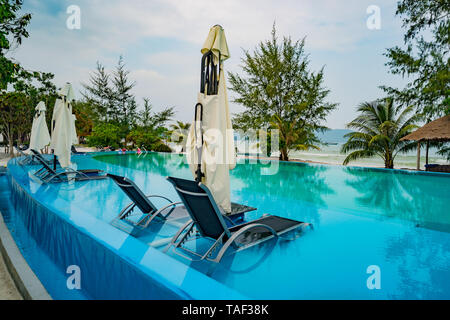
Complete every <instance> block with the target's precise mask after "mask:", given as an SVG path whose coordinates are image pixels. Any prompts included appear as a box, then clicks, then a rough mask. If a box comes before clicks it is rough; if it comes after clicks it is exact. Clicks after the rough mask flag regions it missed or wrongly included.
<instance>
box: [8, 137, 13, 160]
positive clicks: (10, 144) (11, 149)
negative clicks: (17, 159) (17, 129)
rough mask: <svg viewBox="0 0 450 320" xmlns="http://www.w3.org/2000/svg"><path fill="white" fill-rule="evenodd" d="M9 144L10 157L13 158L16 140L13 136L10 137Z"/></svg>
mask: <svg viewBox="0 0 450 320" xmlns="http://www.w3.org/2000/svg"><path fill="white" fill-rule="evenodd" d="M8 144H9V155H10V156H11V157H14V146H13V144H14V139H13V137H12V135H11V134H10V135H8Z"/></svg>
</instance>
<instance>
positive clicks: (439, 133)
mask: <svg viewBox="0 0 450 320" xmlns="http://www.w3.org/2000/svg"><path fill="white" fill-rule="evenodd" d="M401 140H414V141H422V140H434V141H450V115H447V116H445V117H442V118H439V119H436V120H434V121H431V122H430V123H427V124H426V125H424V126H423V127H422V128H419V129H417V130H416V131H414V132H413V133H410V134H408V135H407V136H406V137H403V138H402V139H401Z"/></svg>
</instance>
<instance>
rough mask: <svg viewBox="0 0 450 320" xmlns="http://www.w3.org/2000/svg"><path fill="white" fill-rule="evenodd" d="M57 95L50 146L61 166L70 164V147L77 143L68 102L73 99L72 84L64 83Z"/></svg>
mask: <svg viewBox="0 0 450 320" xmlns="http://www.w3.org/2000/svg"><path fill="white" fill-rule="evenodd" d="M59 95H60V97H59V98H58V99H57V100H56V102H55V107H54V109H53V115H52V137H51V143H50V148H51V149H53V152H54V154H55V155H56V156H57V157H58V160H59V163H60V164H61V167H68V166H70V164H71V162H70V154H71V147H72V145H73V144H74V143H77V136H76V130H75V118H74V115H73V114H72V106H71V104H70V102H71V101H72V100H74V96H73V89H72V86H71V85H70V84H66V86H65V87H64V88H63V89H62V90H61V91H60V92H59ZM68 98H70V100H69V99H68Z"/></svg>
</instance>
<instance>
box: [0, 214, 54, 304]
mask: <svg viewBox="0 0 450 320" xmlns="http://www.w3.org/2000/svg"><path fill="white" fill-rule="evenodd" d="M0 252H1V255H2V256H3V260H4V261H5V265H6V268H7V270H8V272H9V274H10V275H11V278H12V279H13V281H14V284H15V285H16V287H17V289H18V291H19V293H20V294H21V295H22V297H23V298H24V299H25V300H52V297H51V296H50V295H49V294H48V292H47V290H46V289H45V287H44V286H43V285H42V283H41V281H40V280H39V278H38V277H37V276H36V274H35V273H34V272H33V270H31V268H30V266H29V265H28V263H27V261H26V260H25V258H24V257H23V255H22V253H21V252H20V250H19V248H18V247H17V244H16V242H15V241H14V239H13V237H12V235H11V233H10V232H9V229H8V227H7V226H6V224H5V221H4V220H3V215H2V213H1V212H0Z"/></svg>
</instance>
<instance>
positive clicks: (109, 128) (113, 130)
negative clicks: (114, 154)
mask: <svg viewBox="0 0 450 320" xmlns="http://www.w3.org/2000/svg"><path fill="white" fill-rule="evenodd" d="M120 140H121V131H120V128H119V127H118V126H116V125H114V124H112V123H99V124H97V125H95V126H94V128H93V129H92V134H91V135H90V136H88V137H87V142H88V145H89V146H90V147H97V146H103V147H106V146H111V147H113V148H116V149H117V148H119V147H120Z"/></svg>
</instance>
